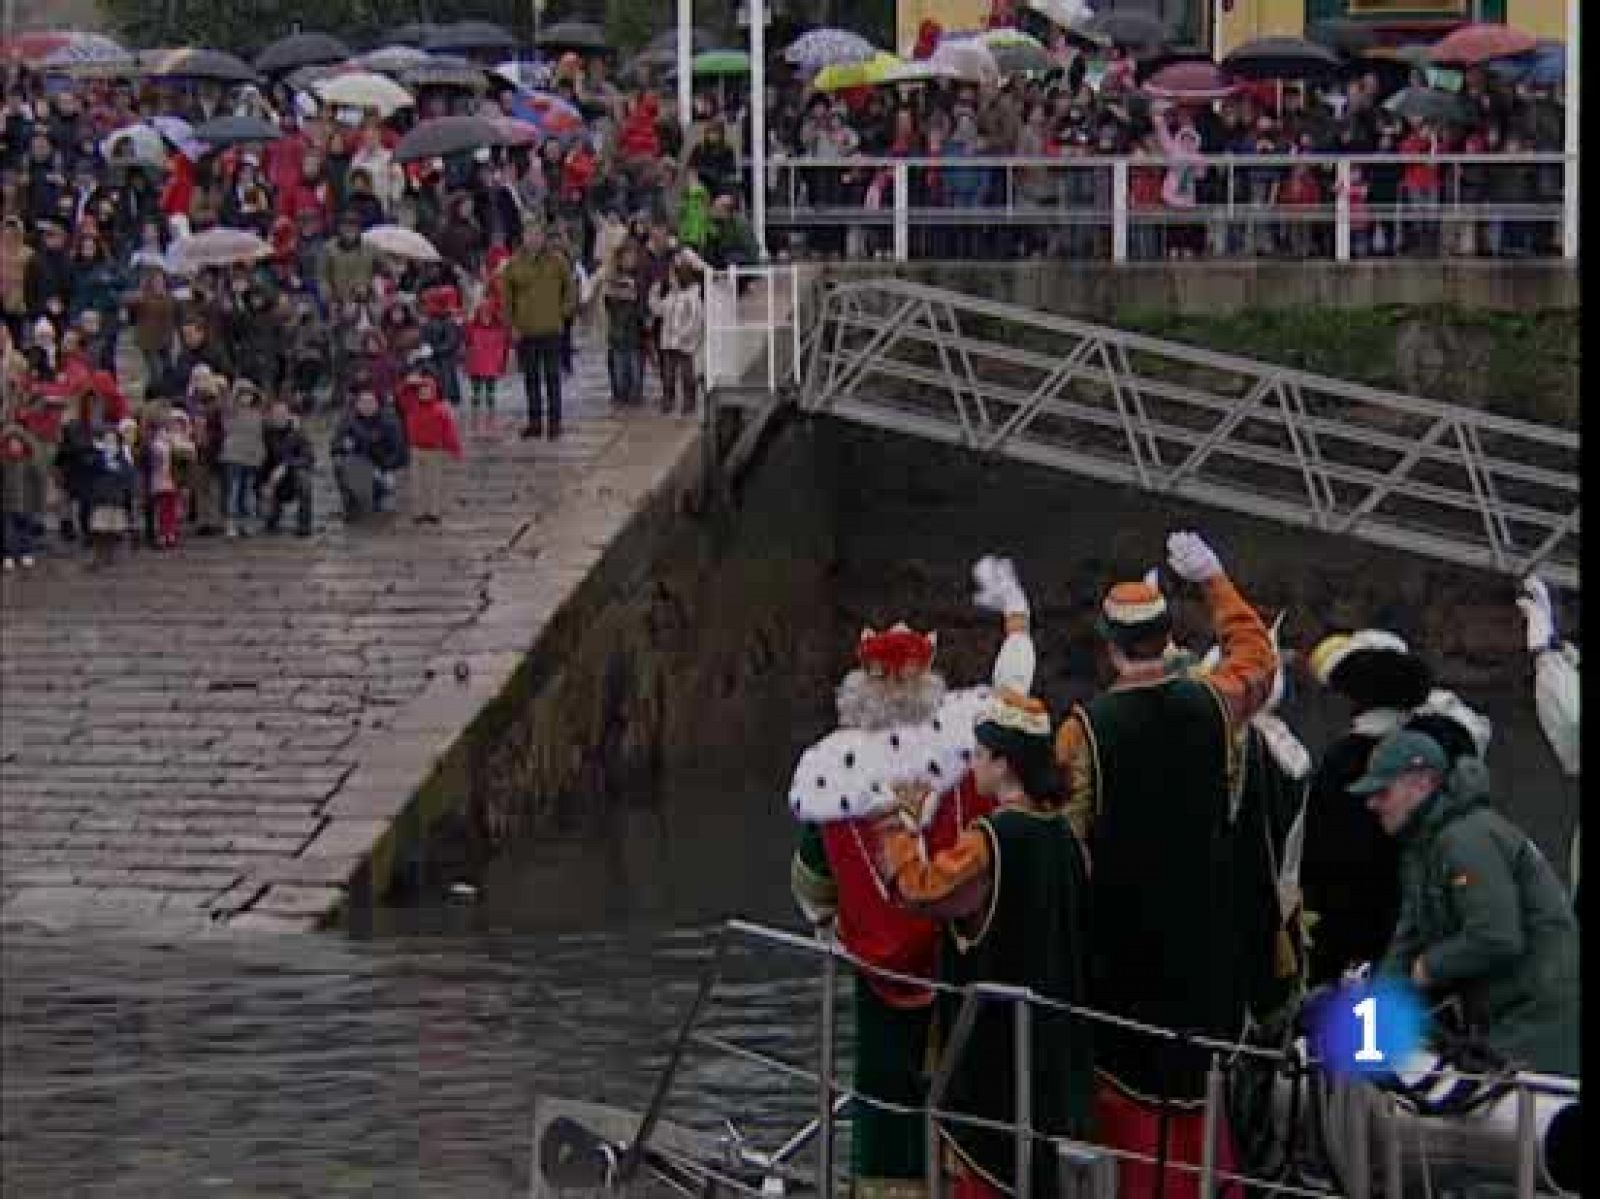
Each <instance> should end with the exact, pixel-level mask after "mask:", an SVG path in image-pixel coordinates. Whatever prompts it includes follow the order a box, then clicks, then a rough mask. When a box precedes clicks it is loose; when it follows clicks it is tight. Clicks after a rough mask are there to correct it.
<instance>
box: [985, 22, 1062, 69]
mask: <svg viewBox="0 0 1600 1199" xmlns="http://www.w3.org/2000/svg"><path fill="white" fill-rule="evenodd" d="M972 40H973V41H976V42H981V43H982V44H983V45H985V46H987V47H988V48H989V53H990V54H992V55H993V56H994V61H995V65H996V66H997V67H999V68H1000V73H1001V74H1002V75H1007V76H1009V75H1043V74H1046V73H1047V72H1050V71H1054V70H1056V69H1057V68H1058V66H1059V64H1058V63H1057V62H1056V60H1055V59H1053V58H1051V57H1050V52H1049V51H1048V50H1046V49H1045V48H1044V46H1043V45H1042V44H1041V43H1040V41H1039V39H1038V38H1035V37H1031V36H1029V35H1028V34H1026V33H1022V32H1020V31H1019V30H1016V29H991V30H989V31H987V32H985V33H980V34H978V35H977V37H975V38H973V39H972Z"/></svg>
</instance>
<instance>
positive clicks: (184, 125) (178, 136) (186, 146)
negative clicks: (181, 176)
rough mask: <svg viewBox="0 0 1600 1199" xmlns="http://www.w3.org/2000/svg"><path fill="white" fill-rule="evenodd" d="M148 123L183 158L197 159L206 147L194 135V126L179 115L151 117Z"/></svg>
mask: <svg viewBox="0 0 1600 1199" xmlns="http://www.w3.org/2000/svg"><path fill="white" fill-rule="evenodd" d="M149 124H150V125H151V126H152V127H153V128H154V129H155V131H156V132H157V133H159V134H160V135H161V136H162V137H164V138H166V139H167V144H168V145H169V146H172V147H173V148H174V149H175V150H177V151H178V153H179V154H182V155H183V156H184V157H185V158H188V159H191V160H194V161H198V160H199V158H200V156H201V155H202V154H204V153H205V152H206V147H205V146H204V144H202V143H201V141H200V139H199V138H197V137H195V135H194V126H192V125H190V124H189V122H188V121H185V120H183V119H182V118H181V117H165V116H163V117H151V118H150V120H149Z"/></svg>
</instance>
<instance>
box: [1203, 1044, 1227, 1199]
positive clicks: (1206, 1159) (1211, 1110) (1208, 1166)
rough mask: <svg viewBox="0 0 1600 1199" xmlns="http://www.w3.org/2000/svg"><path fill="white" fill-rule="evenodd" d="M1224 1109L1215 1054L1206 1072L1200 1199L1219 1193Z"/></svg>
mask: <svg viewBox="0 0 1600 1199" xmlns="http://www.w3.org/2000/svg"><path fill="white" fill-rule="evenodd" d="M1221 1109H1222V1066H1221V1065H1220V1063H1219V1059H1218V1057H1217V1055H1216V1054H1215V1053H1213V1054H1212V1055H1211V1066H1210V1068H1209V1069H1207V1070H1206V1110H1205V1124H1204V1130H1203V1132H1202V1133H1201V1136H1202V1137H1203V1138H1204V1140H1202V1141H1201V1142H1200V1199H1212V1197H1213V1196H1214V1195H1216V1193H1217V1118H1218V1115H1219V1114H1220V1112H1221Z"/></svg>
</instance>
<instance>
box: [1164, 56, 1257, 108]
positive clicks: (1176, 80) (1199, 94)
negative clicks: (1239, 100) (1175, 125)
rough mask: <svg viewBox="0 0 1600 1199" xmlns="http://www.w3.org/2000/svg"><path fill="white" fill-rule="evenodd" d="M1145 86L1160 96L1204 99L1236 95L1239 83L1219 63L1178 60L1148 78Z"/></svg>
mask: <svg viewBox="0 0 1600 1199" xmlns="http://www.w3.org/2000/svg"><path fill="white" fill-rule="evenodd" d="M1144 90H1145V94H1146V95H1149V96H1152V97H1154V98H1155V99H1157V100H1175V101H1177V102H1179V103H1204V102H1205V101H1208V100H1221V99H1224V98H1225V97H1227V96H1231V95H1233V94H1234V93H1235V92H1236V91H1238V90H1239V85H1238V84H1236V83H1234V82H1233V80H1231V79H1229V78H1228V77H1227V76H1226V75H1224V74H1223V73H1222V72H1221V71H1220V70H1218V69H1217V65H1216V64H1215V63H1210V62H1174V63H1168V64H1167V65H1166V66H1164V67H1162V68H1161V69H1160V70H1159V71H1157V72H1156V73H1155V74H1154V75H1152V76H1150V78H1149V79H1146V80H1145V81H1144Z"/></svg>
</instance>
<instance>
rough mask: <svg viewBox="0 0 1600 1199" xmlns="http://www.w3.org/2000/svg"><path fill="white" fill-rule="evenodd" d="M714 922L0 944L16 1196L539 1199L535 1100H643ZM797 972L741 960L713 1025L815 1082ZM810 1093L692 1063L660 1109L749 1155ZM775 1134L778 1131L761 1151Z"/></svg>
mask: <svg viewBox="0 0 1600 1199" xmlns="http://www.w3.org/2000/svg"><path fill="white" fill-rule="evenodd" d="M708 945H709V938H708V935H707V934H706V933H705V932H704V931H703V930H691V931H680V932H673V933H660V934H652V933H640V934H636V935H630V934H626V933H594V934H582V935H567V936H540V937H519V938H510V937H499V938H496V937H492V936H475V937H456V938H449V939H445V938H437V937H427V938H415V939H413V938H406V939H398V940H392V941H380V942H369V943H356V942H350V941H346V940H344V939H342V938H338V937H333V936H322V935H314V936H288V937H278V936H267V937H263V936H246V935H242V934H238V933H219V934H216V935H214V936H211V937H201V938H198V939H197V938H192V937H186V938H184V939H182V940H181V941H172V942H167V943H156V942H149V941H141V940H138V939H134V938H130V937H127V936H123V935H117V936H114V937H106V936H100V935H96V934H92V933H82V932H80V933H75V934H74V935H73V936H72V937H71V938H61V937H51V936H48V935H44V934H40V933H38V932H31V931H21V930H16V929H12V930H9V931H8V932H7V933H6V935H5V938H4V941H3V943H0V981H3V987H0V1142H3V1146H4V1148H3V1152H0V1193H4V1194H5V1195H6V1196H7V1197H8V1199H10V1197H13V1196H14V1197H16V1199H34V1197H40V1199H44V1197H50V1199H55V1197H61V1196H83V1197H86V1199H87V1197H97V1196H107V1197H110V1196H116V1197H118V1199H132V1197H136V1196H137V1197H141V1199H142V1197H145V1196H150V1197H157V1196H161V1197H168V1199H189V1197H191V1196H193V1197H196V1199H199V1197H202V1196H204V1197H208V1199H209V1197H213V1196H230V1197H240V1199H253V1197H258V1196H275V1197H277V1196H281V1197H285V1199H288V1197H296V1199H299V1197H304V1199H312V1197H318V1199H324V1197H333V1196H352V1197H354V1196H360V1197H362V1199H367V1197H370V1196H374V1195H383V1196H393V1197H396V1199H400V1197H405V1196H441V1197H443V1196H450V1197H466V1196H473V1197H490V1196H495V1197H498V1196H524V1195H527V1194H528V1185H529V1169H530V1154H531V1146H530V1128H531V1123H530V1122H531V1120H532V1117H533V1105H534V1100H535V1097H536V1096H540V1095H544V1096H560V1097H565V1098H581V1099H587V1100H593V1101H596V1102H603V1103H611V1104H617V1105H622V1106H628V1107H632V1108H638V1107H641V1106H642V1105H643V1104H645V1103H646V1102H648V1096H649V1093H650V1090H651V1087H652V1085H653V1083H654V1081H655V1077H656V1073H657V1072H658V1071H659V1069H660V1068H661V1065H662V1063H663V1061H664V1059H665V1051H666V1047H667V1045H668V1044H669V1042H670V1039H671V1037H672V1035H673V1033H674V1031H675V1029H676V1026H677V1023H678V1021H679V1020H680V1019H681V1018H682V1015H683V1013H684V1012H685V1011H686V1010H687V1008H688V1005H689V1002H690V999H691V996H692V993H693V990H694V987H695V983H696V980H697V976H698V970H699V966H700V963H701V960H702V957H703V955H704V953H705V952H706V950H707V948H708ZM805 965H806V964H805V963H804V962H802V961H799V960H797V959H792V958H790V959H775V958H774V957H773V956H772V955H770V954H767V955H761V956H746V955H742V954H740V955H735V956H734V958H733V960H732V962H731V964H730V971H729V974H730V978H729V981H728V983H727V984H725V985H724V986H723V987H722V988H720V989H719V991H718V993H717V998H716V1000H715V1002H714V1004H713V1006H712V1008H711V1010H710V1012H709V1017H708V1020H707V1022H706V1025H705V1029H706V1031H710V1032H713V1033H715V1034H717V1035H719V1036H723V1037H727V1038H730V1039H732V1040H735V1041H737V1042H738V1043H740V1044H743V1045H746V1046H750V1047H755V1048H761V1049H764V1050H766V1051H768V1052H777V1053H781V1054H783V1055H784V1056H785V1057H787V1058H788V1059H789V1060H791V1061H794V1062H796V1063H797V1064H801V1065H808V1064H809V1061H810V1058H811V1055H812V1054H813V1053H814V1048H813V1042H814V1032H815V1027H816V1018H815V1009H814V1006H813V1005H814V1001H815V986H814V985H812V986H806V985H804V984H803V983H802V982H801V981H800V980H801V979H803V978H804V977H805V976H806V970H805ZM812 1110H813V1103H812V1097H811V1096H810V1095H809V1094H807V1093H806V1092H805V1091H803V1090H795V1089H794V1088H793V1087H792V1085H789V1086H785V1085H784V1084H783V1083H782V1081H781V1080H780V1079H777V1078H775V1077H773V1076H772V1075H770V1074H766V1073H764V1072H760V1071H757V1070H756V1069H755V1068H754V1067H751V1066H748V1065H745V1064H741V1063H740V1062H737V1061H730V1060H728V1059H726V1058H716V1057H713V1056H711V1055H710V1054H708V1053H705V1052H697V1053H695V1054H693V1055H692V1056H691V1059H690V1061H689V1063H688V1065H687V1068H686V1070H685V1072H684V1073H683V1075H682V1076H681V1083H680V1085H679V1086H678V1087H677V1088H676V1089H675V1091H674V1098H673V1100H672V1103H671V1105H670V1106H669V1110H668V1116H669V1118H670V1119H673V1120H675V1121H678V1122H682V1123H687V1124H690V1125H692V1126H696V1127H703V1128H717V1127H719V1126H720V1122H721V1118H722V1117H723V1116H725V1115H732V1116H734V1117H736V1119H737V1122H738V1124H739V1126H740V1128H741V1131H744V1132H746V1133H747V1134H750V1135H752V1138H753V1139H754V1140H755V1141H756V1142H757V1143H758V1144H765V1145H768V1146H770V1145H772V1144H773V1143H775V1142H776V1141H777V1140H780V1139H781V1138H782V1137H783V1135H785V1134H786V1133H787V1132H789V1131H792V1130H793V1129H794V1128H796V1127H798V1126H799V1125H800V1124H801V1123H803V1122H804V1121H805V1120H806V1118H807V1117H808V1115H809V1114H810V1112H811V1111H812ZM763 1134H764V1135H763Z"/></svg>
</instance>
